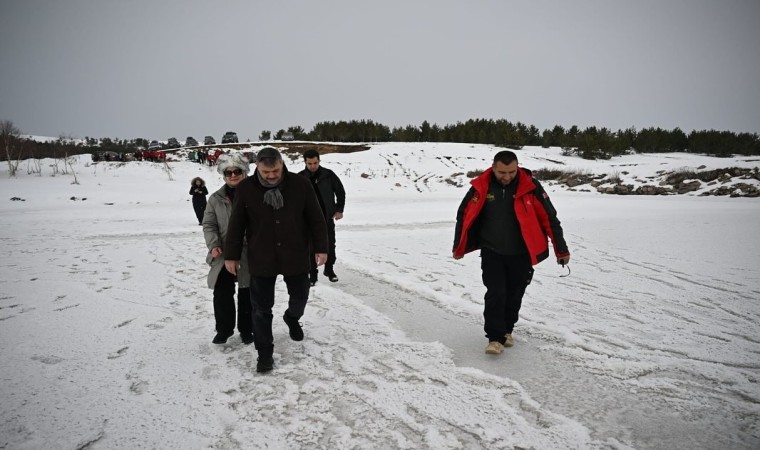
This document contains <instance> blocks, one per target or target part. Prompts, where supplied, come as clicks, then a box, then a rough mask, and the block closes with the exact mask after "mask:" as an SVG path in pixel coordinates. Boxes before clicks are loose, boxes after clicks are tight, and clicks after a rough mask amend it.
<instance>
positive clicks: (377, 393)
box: [0, 144, 760, 449]
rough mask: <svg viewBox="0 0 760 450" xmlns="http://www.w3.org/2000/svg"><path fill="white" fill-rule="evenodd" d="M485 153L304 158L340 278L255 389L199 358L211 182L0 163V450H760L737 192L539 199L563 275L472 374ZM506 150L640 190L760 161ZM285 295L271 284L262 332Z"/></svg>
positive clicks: (110, 169) (244, 363)
mask: <svg viewBox="0 0 760 450" xmlns="http://www.w3.org/2000/svg"><path fill="white" fill-rule="evenodd" d="M496 151H497V149H495V148H493V147H490V146H479V145H469V144H380V145H375V146H373V147H372V148H371V149H370V150H369V151H365V152H359V153H352V154H329V155H325V156H324V157H323V158H322V165H323V166H325V167H327V168H330V169H333V170H334V171H335V172H336V173H337V174H338V175H339V176H340V177H341V178H342V180H343V182H344V184H345V186H346V190H347V205H346V210H345V218H344V219H343V220H341V221H339V222H337V241H338V242H337V244H338V248H337V252H338V263H337V264H336V272H337V273H338V275H339V276H340V282H338V283H334V284H333V283H329V282H326V280H325V279H324V278H323V277H322V278H321V279H320V282H319V283H318V284H317V286H316V287H314V288H313V289H312V292H311V299H310V303H309V306H308V307H307V310H306V315H305V316H304V317H303V319H302V322H303V324H304V331H305V333H306V339H305V340H304V341H303V342H293V341H291V340H290V339H289V338H288V333H287V327H286V325H285V324H284V323H283V322H282V321H281V320H280V321H278V320H275V322H274V334H275V355H274V356H275V368H274V371H272V372H271V373H269V374H265V375H259V374H256V372H255V363H256V354H255V351H254V349H253V346H245V345H243V344H242V343H241V341H240V337H239V336H238V335H237V334H236V335H235V336H234V337H232V338H231V339H230V341H228V344H227V345H221V346H219V345H213V344H211V339H212V337H213V335H214V330H213V328H214V319H213V308H212V301H211V298H212V293H211V290H209V289H207V288H206V281H205V278H206V274H207V266H206V265H205V261H204V258H205V254H206V248H205V245H204V241H203V234H202V230H201V227H199V226H198V225H197V222H196V219H195V216H194V213H193V209H192V205H191V203H190V196H189V195H188V191H189V184H190V180H191V179H192V178H193V177H195V176H201V177H203V178H204V179H205V180H206V182H207V184H208V187H209V192H213V190H216V189H217V188H218V187H219V186H221V185H222V179H221V176H220V175H218V174H217V173H216V172H215V170H214V169H212V168H207V167H204V166H200V165H198V164H195V163H191V162H171V163H169V165H168V166H164V165H162V164H154V163H148V162H129V163H117V162H110V163H102V162H101V163H98V164H92V163H91V162H90V159H89V156H82V157H80V158H78V159H76V161H75V163H74V165H73V169H74V171H75V172H76V177H77V180H78V182H79V184H72V181H73V180H74V178H73V176H72V174H71V173H69V174H60V173H59V174H57V175H55V176H53V169H52V167H51V166H52V165H53V162H52V161H51V160H44V161H42V174H41V176H40V175H36V174H28V173H27V167H29V164H30V163H29V162H22V163H21V166H20V167H19V174H18V176H17V177H16V178H10V177H9V176H8V169H7V166H6V165H5V163H4V162H3V167H2V169H0V192H2V195H1V196H0V230H2V231H0V243H2V246H0V360H1V361H2V364H1V365H0V405H1V406H0V449H42V448H45V449H85V448H86V449H134V448H161V449H172V448H176V449H188V448H199V449H205V448H214V449H245V448H263V447H268V448H283V449H292V448H305V449H315V448H324V449H336V448H337V449H347V448H351V449H358V448H403V449H418V448H430V449H457V448H467V449H481V448H482V449H512V448H534V449H565V448H579V449H586V448H592V449H607V448H609V449H629V448H636V449H663V448H668V449H695V448H703V449H715V448H730V449H757V448H760V384H759V383H760V239H758V236H757V233H758V231H757V230H758V225H757V224H758V223H760V199H746V198H727V197H697V196H696V195H688V196H667V197H663V196H658V197H643V196H611V195H601V194H597V193H595V192H571V191H568V190H566V189H565V188H561V187H559V186H555V185H552V184H551V183H545V186H546V187H547V190H548V191H549V192H550V195H551V198H552V201H553V202H554V205H555V206H556V208H557V210H558V212H559V218H560V220H561V221H562V224H563V227H564V230H565V236H566V239H567V242H568V245H569V247H570V251H571V254H572V260H571V262H570V268H571V269H572V273H571V275H570V276H569V277H563V278H561V277H559V275H562V274H563V273H566V270H565V271H563V270H562V269H561V268H560V267H559V266H557V265H556V264H555V263H554V262H553V257H552V258H550V259H549V260H548V261H545V262H544V263H542V264H541V265H539V266H538V268H537V271H536V276H535V278H534V281H533V283H532V284H531V286H529V288H528V291H527V293H526V297H525V300H524V302H523V308H522V311H521V319H520V321H519V322H518V324H517V326H516V328H515V334H514V336H515V346H514V347H513V348H509V349H507V350H506V351H505V352H504V353H503V354H501V355H498V356H493V355H486V354H484V352H483V350H484V348H485V345H486V343H487V342H486V339H485V338H484V337H483V330H482V326H483V324H482V309H483V294H484V293H485V290H484V288H483V286H482V282H481V278H480V260H479V258H478V255H477V254H475V253H473V254H469V255H467V256H466V257H465V258H464V259H462V260H458V261H455V260H453V259H452V258H451V246H452V240H453V229H454V219H455V214H456V209H457V207H458V205H459V202H460V200H461V198H462V197H463V196H464V194H465V192H466V190H467V186H466V183H467V181H468V179H467V177H466V176H465V175H464V174H465V173H467V171H469V170H474V169H485V168H486V167H488V166H489V165H490V161H491V160H492V157H493V155H494V153H495V152H496ZM518 156H519V157H520V162H521V165H522V166H523V167H527V168H531V169H540V168H562V169H566V170H567V169H578V170H582V171H588V172H591V173H597V174H598V173H621V172H627V173H628V174H623V175H621V177H638V178H639V179H643V178H645V177H647V176H653V175H654V174H656V173H657V171H659V170H674V169H679V168H689V169H692V170H696V169H697V167H700V166H703V165H704V166H706V168H707V169H712V168H721V167H731V166H739V167H756V166H758V165H760V161H758V160H757V159H754V160H753V159H752V158H734V159H731V158H728V159H726V158H722V159H717V158H708V157H699V156H693V155H685V154H668V155H631V156H625V157H620V158H614V159H612V160H610V161H584V160H581V159H578V158H570V157H564V156H562V155H561V151H560V150H559V149H542V148H526V149H523V150H521V151H519V152H518ZM288 167H289V168H290V169H291V170H292V171H297V170H300V169H301V168H302V163H301V161H299V160H295V161H289V162H288ZM167 168H168V169H169V170H167ZM59 169H60V167H59ZM455 174H459V175H455ZM457 183H459V184H460V186H456V185H455V184H457ZM697 194H698V192H697ZM14 197H17V198H20V199H23V201H21V200H18V201H12V200H11V198H14ZM285 295H286V294H285V286H284V283H279V284H278V288H277V300H276V305H275V311H274V314H275V319H277V318H278V317H280V316H281V315H282V312H283V311H284V308H285V306H286V301H285V298H286V297H285Z"/></svg>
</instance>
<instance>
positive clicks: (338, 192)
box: [298, 167, 346, 219]
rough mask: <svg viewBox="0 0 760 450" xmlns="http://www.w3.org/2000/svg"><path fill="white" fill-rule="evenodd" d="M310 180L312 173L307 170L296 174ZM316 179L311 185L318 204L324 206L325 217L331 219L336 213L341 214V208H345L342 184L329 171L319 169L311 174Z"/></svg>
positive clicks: (344, 191)
mask: <svg viewBox="0 0 760 450" xmlns="http://www.w3.org/2000/svg"><path fill="white" fill-rule="evenodd" d="M298 174H299V175H302V176H304V177H306V178H307V179H309V181H310V182H311V180H312V173H311V172H309V169H304V170H302V171H300V172H298ZM313 175H314V176H315V177H316V180H315V181H316V183H312V185H313V186H314V187H315V189H316V191H317V195H319V197H320V200H321V201H320V204H321V205H323V206H324V213H325V217H327V218H328V219H332V216H333V215H334V214H335V213H336V212H340V213H342V212H343V207H344V206H346V190H345V189H343V183H341V182H340V178H338V176H337V175H335V172H333V171H332V170H330V169H326V168H324V167H320V168H319V169H318V170H317V173H315V174H313Z"/></svg>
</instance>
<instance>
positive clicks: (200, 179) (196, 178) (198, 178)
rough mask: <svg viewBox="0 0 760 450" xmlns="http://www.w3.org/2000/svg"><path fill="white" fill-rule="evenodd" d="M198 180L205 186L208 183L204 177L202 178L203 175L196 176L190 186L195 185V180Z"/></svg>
mask: <svg viewBox="0 0 760 450" xmlns="http://www.w3.org/2000/svg"><path fill="white" fill-rule="evenodd" d="M196 181H200V182H201V186H205V185H206V182H205V181H203V178H201V177H195V178H193V181H191V182H190V186H195V182H196Z"/></svg>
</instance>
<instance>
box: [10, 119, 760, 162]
mask: <svg viewBox="0 0 760 450" xmlns="http://www.w3.org/2000/svg"><path fill="white" fill-rule="evenodd" d="M0 125H1V126H0V146H2V147H3V148H4V150H5V151H4V152H2V154H0V159H4V160H21V159H28V158H62V157H64V156H66V155H69V156H70V155H76V154H83V153H101V152H109V151H110V152H114V153H118V154H124V153H134V152H136V151H138V150H140V149H143V148H147V146H148V143H149V141H148V139H144V138H135V139H118V138H117V139H111V138H100V139H96V138H91V137H86V138H85V139H84V140H74V139H71V138H67V137H59V138H58V139H56V140H51V141H47V142H39V141H34V140H30V139H24V138H23V137H22V136H21V132H20V130H19V129H18V128H17V127H15V126H14V125H13V123H12V122H10V121H7V120H6V121H1V122H0ZM285 136H287V138H288V139H293V140H298V141H329V142H367V143H371V142H461V143H469V144H491V145H495V146H500V147H506V148H511V149H519V148H522V147H524V146H541V147H561V148H562V149H563V150H564V152H565V153H566V154H575V155H578V156H580V157H582V158H586V159H609V158H611V157H613V156H618V155H623V154H626V153H631V152H639V153H669V152H687V153H699V154H707V155H711V156H721V157H727V156H732V155H760V137H758V134H757V133H734V132H730V131H717V130H701V131H697V130H694V131H691V132H690V133H688V134H686V133H685V132H683V131H682V130H681V129H679V128H675V129H673V130H665V129H662V128H659V127H658V128H644V129H642V130H636V129H635V128H628V129H625V130H617V131H613V130H610V129H608V128H597V127H594V126H592V127H587V128H585V129H580V128H579V127H578V126H576V125H573V126H571V127H570V128H564V127H562V126H560V125H556V126H554V128H552V129H546V130H543V131H540V130H539V129H538V128H536V127H535V126H533V125H526V124H524V123H521V122H516V123H514V122H510V121H508V120H505V119H496V120H494V119H470V120H468V121H466V122H457V123H456V124H453V125H445V126H439V125H437V124H432V125H431V124H430V123H429V122H427V121H424V122H422V124H420V125H419V126H415V125H406V126H404V127H395V128H390V127H388V126H387V125H383V124H380V123H377V122H374V121H372V120H351V121H337V122H336V121H325V122H319V123H317V124H316V125H314V127H313V128H312V129H311V131H308V132H307V131H305V130H304V129H303V128H302V127H300V126H291V127H289V128H287V130H285V129H281V130H279V131H277V132H276V133H272V132H271V131H268V130H265V131H262V132H261V135H260V136H259V139H261V140H269V139H270V138H272V137H274V139H283V137H285Z"/></svg>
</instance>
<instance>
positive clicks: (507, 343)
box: [504, 333, 515, 347]
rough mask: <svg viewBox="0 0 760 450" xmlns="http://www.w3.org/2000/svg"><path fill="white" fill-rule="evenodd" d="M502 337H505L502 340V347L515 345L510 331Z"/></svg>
mask: <svg viewBox="0 0 760 450" xmlns="http://www.w3.org/2000/svg"><path fill="white" fill-rule="evenodd" d="M504 338H505V339H506V340H505V341H504V347H511V346H513V345H515V341H514V340H513V339H512V333H507V334H505V335H504Z"/></svg>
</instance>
